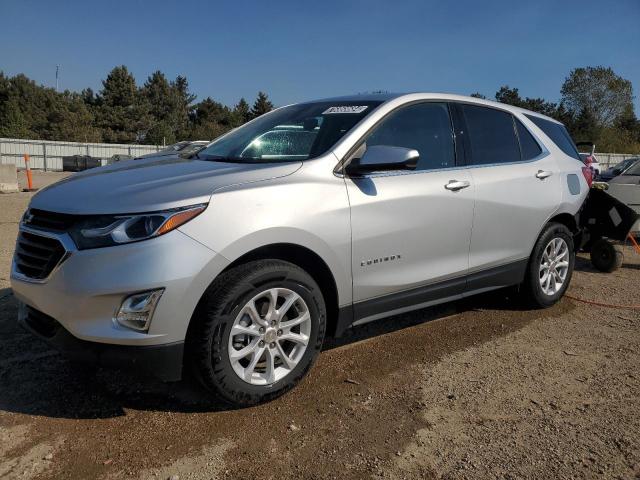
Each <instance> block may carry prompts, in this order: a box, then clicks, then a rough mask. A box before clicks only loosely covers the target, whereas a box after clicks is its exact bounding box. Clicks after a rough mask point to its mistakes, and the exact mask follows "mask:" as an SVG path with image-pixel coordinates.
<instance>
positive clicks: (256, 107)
mask: <svg viewBox="0 0 640 480" xmlns="http://www.w3.org/2000/svg"><path fill="white" fill-rule="evenodd" d="M271 110H273V103H271V101H270V100H269V96H268V95H267V94H266V93H264V92H258V98H256V101H255V102H254V103H253V107H252V108H251V112H250V114H251V118H256V117H259V116H260V115H264V114H265V113H267V112H270V111H271Z"/></svg>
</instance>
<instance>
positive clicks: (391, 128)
mask: <svg viewBox="0 0 640 480" xmlns="http://www.w3.org/2000/svg"><path fill="white" fill-rule="evenodd" d="M365 145H366V146H374V145H389V146H393V147H405V148H412V149H415V150H417V151H418V153H419V154H420V160H419V161H418V165H417V167H416V170H433V169H438V168H447V167H452V166H454V164H455V150H454V146H453V135H452V131H451V119H450V118H449V108H448V107H447V104H446V103H432V102H427V103H418V104H415V105H410V106H408V107H404V108H402V109H400V110H398V111H396V112H394V113H392V114H391V115H390V116H389V117H387V118H386V119H384V120H383V121H382V123H380V125H378V126H377V127H376V128H375V130H374V131H373V132H372V133H370V134H369V136H368V137H367V138H366V140H365Z"/></svg>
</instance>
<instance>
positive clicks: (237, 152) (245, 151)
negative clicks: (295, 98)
mask: <svg viewBox="0 0 640 480" xmlns="http://www.w3.org/2000/svg"><path fill="white" fill-rule="evenodd" d="M381 103H382V102H371V101H333V102H313V103H301V104H298V105H291V106H289V107H284V108H280V109H278V110H275V111H273V112H271V113H267V114H265V115H263V116H261V117H259V118H257V119H256V120H254V121H253V122H250V123H248V124H246V125H244V126H242V127H240V128H238V129H236V130H233V131H231V132H230V133H228V134H227V135H224V136H222V137H220V139H218V140H216V141H214V142H213V143H212V144H210V145H209V146H208V147H207V148H206V149H205V150H203V151H201V152H199V153H198V154H197V158H199V159H202V160H219V161H229V162H246V163H258V162H287V161H295V160H306V159H309V158H314V157H318V156H320V155H322V154H323V153H325V152H327V151H328V150H329V149H330V148H331V147H332V146H333V145H334V144H335V143H336V142H337V141H338V140H340V139H341V138H342V137H343V136H344V135H345V134H346V133H347V132H348V131H349V130H351V129H352V128H353V127H354V126H355V125H356V124H357V123H358V122H360V121H361V120H362V119H363V118H364V117H366V116H367V115H368V114H369V113H370V112H371V111H372V110H373V109H375V108H376V107H377V106H378V105H380V104H381Z"/></svg>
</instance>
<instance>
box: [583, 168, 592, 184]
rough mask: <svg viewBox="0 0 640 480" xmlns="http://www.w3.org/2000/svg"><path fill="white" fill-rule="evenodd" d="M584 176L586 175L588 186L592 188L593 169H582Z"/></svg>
mask: <svg viewBox="0 0 640 480" xmlns="http://www.w3.org/2000/svg"><path fill="white" fill-rule="evenodd" d="M582 175H584V179H585V180H586V181H587V185H589V188H591V184H592V183H593V172H592V170H591V167H582Z"/></svg>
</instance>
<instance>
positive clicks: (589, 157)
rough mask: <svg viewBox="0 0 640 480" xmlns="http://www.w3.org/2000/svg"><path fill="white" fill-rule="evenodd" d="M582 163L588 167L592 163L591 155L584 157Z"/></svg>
mask: <svg viewBox="0 0 640 480" xmlns="http://www.w3.org/2000/svg"><path fill="white" fill-rule="evenodd" d="M584 163H585V165H586V166H587V167H590V166H591V164H592V163H593V157H592V156H591V155H589V156H587V157H585V159H584Z"/></svg>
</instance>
